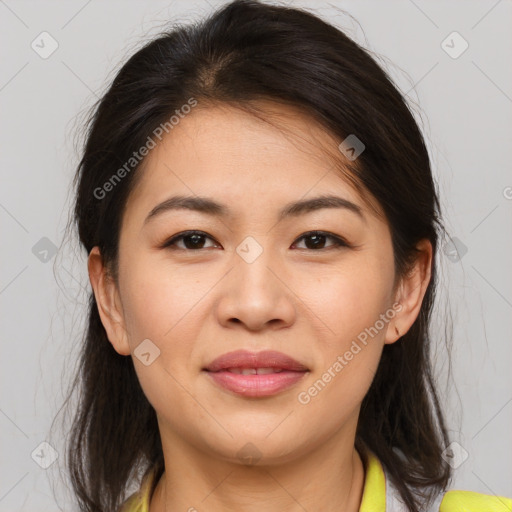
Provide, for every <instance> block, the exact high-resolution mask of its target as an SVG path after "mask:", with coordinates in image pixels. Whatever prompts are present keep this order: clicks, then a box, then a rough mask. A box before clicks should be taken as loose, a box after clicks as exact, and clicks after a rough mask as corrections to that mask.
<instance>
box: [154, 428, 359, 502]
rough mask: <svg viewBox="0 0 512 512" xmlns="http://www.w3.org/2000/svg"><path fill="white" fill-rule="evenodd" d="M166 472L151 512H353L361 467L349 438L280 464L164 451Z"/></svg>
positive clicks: (335, 440)
mask: <svg viewBox="0 0 512 512" xmlns="http://www.w3.org/2000/svg"><path fill="white" fill-rule="evenodd" d="M165 453H168V454H169V455H171V454H172V455H171V456H170V457H168V458H166V460H165V466H166V471H165V472H164V474H163V475H162V477H161V478H160V481H159V482H158V485H157V487H156V489H155V492H154V493H153V496H152V499H151V504H150V508H149V512H175V511H176V510H186V511H189V512H196V511H198V510H204V509H206V508H207V509H208V510H209V511H210V512H220V511H226V510H236V511H237V512H238V511H240V512H259V511H261V510H262V509H263V510H265V511H268V512H277V511H279V512H299V511H300V512H303V511H304V510H322V511H324V512H339V511H344V512H357V511H358V510H359V506H360V504H361V499H362V494H363V486H364V466H363V463H362V460H361V458H360V456H359V453H358V452H357V450H356V449H355V448H354V445H353V442H352V443H350V445H349V447H348V449H345V450H343V449H341V448H340V444H339V438H336V439H333V440H332V442H327V443H325V444H324V445H323V446H322V448H321V449H319V450H316V451H314V453H313V452H312V453H309V454H308V455H305V456H303V457H301V458H296V459H294V460H291V461H289V462H288V463H285V464H280V465H277V464H275V465H260V464H257V465H253V466H247V465H242V464H240V463H233V462H226V461H222V460H218V459H213V458H212V457H211V456H209V457H206V456H205V455H204V454H202V456H197V457H195V456H191V453H190V452H188V453H186V454H185V453H183V452H180V451H179V450H178V451H176V450H175V449H173V450H172V451H167V452H166V450H165V447H164V454H165Z"/></svg>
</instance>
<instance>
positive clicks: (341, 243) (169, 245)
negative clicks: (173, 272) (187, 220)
mask: <svg viewBox="0 0 512 512" xmlns="http://www.w3.org/2000/svg"><path fill="white" fill-rule="evenodd" d="M191 235H201V236H204V237H206V238H209V239H210V240H213V238H212V237H210V236H209V235H207V234H206V233H204V232H203V231H196V230H190V231H184V232H183V233H179V234H177V235H174V236H173V237H171V238H170V239H169V240H167V241H165V242H164V243H163V244H162V246H161V248H162V249H173V250H182V251H193V252H197V251H201V250H204V249H203V248H200V249H187V248H181V247H178V248H176V242H177V241H179V240H181V239H183V238H186V237H188V236H191ZM315 235H320V236H325V237H327V238H330V239H331V240H332V241H333V242H334V243H333V245H331V246H329V247H326V248H321V249H307V248H306V250H309V251H313V252H319V251H328V250H330V249H340V248H343V247H345V248H351V247H352V245H350V244H349V243H348V242H347V241H346V240H344V239H343V238H341V237H339V236H337V235H334V234H332V233H329V232H328V231H308V232H307V233H304V234H303V235H301V236H300V237H299V238H297V241H300V240H302V239H303V238H308V237H310V236H315ZM294 245H295V242H294ZM206 249H210V247H206Z"/></svg>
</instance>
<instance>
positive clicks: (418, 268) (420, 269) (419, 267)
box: [384, 239, 432, 344]
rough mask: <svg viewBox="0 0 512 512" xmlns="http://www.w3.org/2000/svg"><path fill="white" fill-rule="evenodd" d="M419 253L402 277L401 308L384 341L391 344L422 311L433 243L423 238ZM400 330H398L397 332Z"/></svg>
mask: <svg viewBox="0 0 512 512" xmlns="http://www.w3.org/2000/svg"><path fill="white" fill-rule="evenodd" d="M416 248H417V249H418V251H419V252H418V254H417V256H416V260H415V262H414V265H413V267H412V268H411V269H410V271H409V272H408V273H407V274H406V275H405V276H404V277H403V278H402V279H401V281H400V284H399V286H398V289H397V292H396V295H395V303H400V305H401V309H400V310H399V311H398V307H397V308H396V309H397V313H396V315H395V316H394V318H393V320H391V321H390V322H389V326H388V329H387V332H386V339H385V341H384V343H386V344H390V343H394V342H395V341H397V340H399V339H400V338H401V337H402V336H403V335H404V334H405V333H406V332H407V331H408V330H409V329H410V328H411V325H412V324H413V323H414V321H415V320H416V318H417V317H418V314H419V312H420V308H421V304H422V302H423V297H424V296H425V292H426V291H427V286H428V284H429V282H430V278H431V270H432V244H431V243H430V240H427V239H423V240H421V241H420V242H419V243H418V244H417V245H416ZM397 331H398V332H397Z"/></svg>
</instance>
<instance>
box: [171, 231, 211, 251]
mask: <svg viewBox="0 0 512 512" xmlns="http://www.w3.org/2000/svg"><path fill="white" fill-rule="evenodd" d="M205 239H209V240H213V238H211V237H209V236H208V235H207V234H206V233H203V232H202V231H185V232H183V233H180V234H178V235H176V236H173V237H172V238H171V239H170V240H168V241H167V242H165V243H164V245H163V247H165V248H177V249H184V250H191V251H195V250H199V249H205V248H206V249H207V248H208V247H205ZM182 240H183V244H184V247H183V246H179V245H178V242H180V241H182Z"/></svg>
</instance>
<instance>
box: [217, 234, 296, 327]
mask: <svg viewBox="0 0 512 512" xmlns="http://www.w3.org/2000/svg"><path fill="white" fill-rule="evenodd" d="M244 249H245V251H244ZM233 260H234V268H233V269H232V270H231V272H229V274H228V275H227V276H226V278H225V279H224V280H223V281H222V286H221V288H220V294H221V296H220V299H219V300H218V302H217V317H218V321H219V322H220V323H221V324H222V325H223V326H224V327H233V325H234V324H240V326H241V327H244V328H246V329H248V330H250V331H259V330H264V329H269V328H270V329H281V328H284V327H289V326H290V325H292V324H293V322H294V321H295V316H296V307H295V302H296V296H295V294H294V292H293V283H292V282H291V276H290V275H289V274H287V272H286V270H285V269H284V268H283V265H282V264H281V262H279V261H278V257H277V256H276V255H275V253H272V251H270V250H267V249H265V250H264V249H263V247H261V246H260V248H258V247H257V246H256V244H255V243H254V242H253V243H252V244H251V242H250V241H249V243H248V244H247V245H245V246H244V244H241V245H240V247H239V248H238V249H237V254H235V255H234V258H233Z"/></svg>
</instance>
